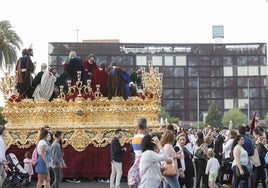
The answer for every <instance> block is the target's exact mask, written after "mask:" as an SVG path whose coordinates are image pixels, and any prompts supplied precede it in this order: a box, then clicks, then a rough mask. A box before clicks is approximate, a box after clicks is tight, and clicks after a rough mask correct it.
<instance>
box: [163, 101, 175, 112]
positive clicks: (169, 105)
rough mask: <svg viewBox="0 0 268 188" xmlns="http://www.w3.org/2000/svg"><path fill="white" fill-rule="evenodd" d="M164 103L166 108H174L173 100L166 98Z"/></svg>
mask: <svg viewBox="0 0 268 188" xmlns="http://www.w3.org/2000/svg"><path fill="white" fill-rule="evenodd" d="M163 104H164V108H165V110H173V100H164V101H163Z"/></svg>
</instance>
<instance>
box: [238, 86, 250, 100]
mask: <svg viewBox="0 0 268 188" xmlns="http://www.w3.org/2000/svg"><path fill="white" fill-rule="evenodd" d="M237 92H238V98H247V97H248V89H247V88H244V89H238V91H237Z"/></svg>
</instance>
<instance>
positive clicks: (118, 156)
mask: <svg viewBox="0 0 268 188" xmlns="http://www.w3.org/2000/svg"><path fill="white" fill-rule="evenodd" d="M122 136H123V132H122V130H121V129H116V130H115V135H114V138H113V140H112V142H111V167H112V172H111V176H110V188H120V181H121V176H122V155H123V153H125V152H126V150H127V149H126V148H125V147H122V146H121V144H120V142H119V140H120V139H121V138H122Z"/></svg>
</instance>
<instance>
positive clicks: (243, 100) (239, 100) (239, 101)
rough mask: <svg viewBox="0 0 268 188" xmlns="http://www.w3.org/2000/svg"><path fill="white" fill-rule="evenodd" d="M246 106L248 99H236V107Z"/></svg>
mask: <svg viewBox="0 0 268 188" xmlns="http://www.w3.org/2000/svg"><path fill="white" fill-rule="evenodd" d="M247 106H248V99H238V108H240V109H243V108H247Z"/></svg>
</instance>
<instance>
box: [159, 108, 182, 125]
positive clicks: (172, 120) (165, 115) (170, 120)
mask: <svg viewBox="0 0 268 188" xmlns="http://www.w3.org/2000/svg"><path fill="white" fill-rule="evenodd" d="M161 117H162V118H163V120H165V119H167V121H168V123H170V124H173V123H175V124H178V122H179V118H178V117H171V116H170V115H169V114H168V112H167V111H166V110H165V109H164V107H162V106H160V113H159V115H158V118H159V120H160V119H161Z"/></svg>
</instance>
